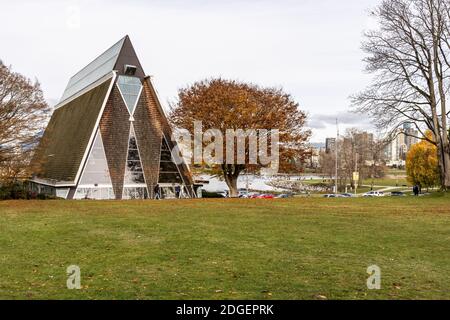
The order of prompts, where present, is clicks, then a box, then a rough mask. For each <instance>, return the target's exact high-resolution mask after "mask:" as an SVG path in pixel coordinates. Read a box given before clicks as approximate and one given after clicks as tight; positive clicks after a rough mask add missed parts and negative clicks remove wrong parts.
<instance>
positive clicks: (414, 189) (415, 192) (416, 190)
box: [413, 185, 419, 197]
mask: <svg viewBox="0 0 450 320" xmlns="http://www.w3.org/2000/svg"><path fill="white" fill-rule="evenodd" d="M413 192H414V195H415V196H416V197H418V196H419V186H418V185H415V186H414V187H413Z"/></svg>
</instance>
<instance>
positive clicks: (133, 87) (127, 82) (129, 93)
mask: <svg viewBox="0 0 450 320" xmlns="http://www.w3.org/2000/svg"><path fill="white" fill-rule="evenodd" d="M117 84H118V86H119V89H120V92H121V93H122V96H123V99H124V100H125V104H126V105H127V108H128V110H129V111H130V114H133V112H134V108H135V106H136V103H137V100H138V98H139V93H140V92H141V88H142V84H141V80H140V79H139V78H136V77H129V76H119V79H118V80H117Z"/></svg>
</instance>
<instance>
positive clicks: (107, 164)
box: [30, 36, 195, 199]
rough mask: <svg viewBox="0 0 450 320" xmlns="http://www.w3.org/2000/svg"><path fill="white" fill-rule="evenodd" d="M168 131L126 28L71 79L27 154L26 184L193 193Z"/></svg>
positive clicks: (121, 192) (67, 189)
mask: <svg viewBox="0 0 450 320" xmlns="http://www.w3.org/2000/svg"><path fill="white" fill-rule="evenodd" d="M171 137H172V132H171V128H170V126H169V123H168V121H167V118H166V116H165V114H164V111H163V109H162V107H161V105H160V103H159V100H158V97H157V94H156V91H155V89H154V87H153V85H152V82H151V79H150V77H148V76H145V73H144V70H143V69H142V66H141V64H140V62H139V60H138V58H137V56H136V53H135V50H134V48H133V46H132V44H131V41H130V39H129V37H128V36H126V37H124V38H123V39H121V40H120V41H119V42H117V43H116V44H115V45H113V46H112V47H111V48H109V49H108V50H107V51H105V52H104V53H103V54H102V55H100V56H99V57H98V58H96V59H95V60H94V61H92V62H91V63H90V64H88V65H87V66H86V67H85V68H83V69H82V70H81V71H79V72H78V73H77V74H75V75H74V76H73V77H72V78H71V79H70V81H69V83H68V85H67V87H66V89H65V91H64V94H63V95H62V98H61V101H60V103H59V104H58V105H57V106H56V107H55V111H54V113H53V115H52V117H51V120H50V122H49V124H48V127H47V129H46V131H45V133H44V135H43V137H42V140H41V143H40V145H39V147H38V149H37V151H36V154H35V157H34V159H33V166H34V175H33V178H32V179H31V183H30V186H31V188H32V190H34V191H36V192H40V193H49V194H54V195H56V196H58V197H62V198H66V199H86V198H88V199H136V198H137V199H148V198H154V197H156V196H164V195H165V196H171V195H173V194H174V193H175V192H176V193H177V194H180V195H181V196H184V197H195V190H194V186H193V180H192V176H191V174H190V171H189V168H188V166H187V165H186V164H185V163H184V162H181V164H180V161H179V158H177V159H178V161H174V158H173V157H172V152H171V150H173V149H174V147H175V144H176V142H174V141H172V140H171Z"/></svg>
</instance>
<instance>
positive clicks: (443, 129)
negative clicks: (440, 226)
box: [353, 0, 450, 189]
mask: <svg viewBox="0 0 450 320" xmlns="http://www.w3.org/2000/svg"><path fill="white" fill-rule="evenodd" d="M372 16H373V17H375V18H376V19H377V21H378V22H379V28H378V29H377V30H372V31H369V32H366V34H365V37H366V40H365V42H364V43H363V50H364V51H365V52H366V53H367V54H368V57H367V58H366V59H365V62H366V64H367V66H366V69H367V71H368V72H369V73H372V74H374V80H373V83H372V84H371V85H370V86H369V87H368V88H367V89H366V90H365V91H364V92H362V93H360V94H358V95H356V96H354V97H353V102H354V105H355V106H356V107H357V110H358V111H360V112H363V113H365V114H369V115H371V116H372V117H373V118H374V120H375V123H376V124H377V126H378V127H379V128H382V129H388V128H389V129H392V131H391V132H394V130H395V129H397V128H400V127H401V126H402V125H403V124H406V123H408V124H413V125H415V126H416V128H417V129H418V131H419V133H420V134H421V135H422V136H423V137H422V136H419V137H418V138H424V139H427V140H429V142H431V143H433V144H435V145H436V146H437V151H438V158H439V167H440V176H441V184H442V188H443V189H448V188H450V147H449V145H450V141H449V134H448V131H447V130H448V117H449V110H448V108H447V99H448V94H449V92H448V91H449V88H450V87H449V85H450V59H449V57H450V0H384V1H382V2H381V4H380V5H379V6H378V7H377V8H376V9H375V10H374V11H373V12H372ZM427 129H429V130H431V132H432V133H433V138H434V139H433V140H430V139H428V138H427V137H426V136H425V134H424V132H425V130H427Z"/></svg>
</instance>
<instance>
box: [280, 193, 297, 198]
mask: <svg viewBox="0 0 450 320" xmlns="http://www.w3.org/2000/svg"><path fill="white" fill-rule="evenodd" d="M293 196H294V195H293V194H288V193H283V194H280V195H278V196H276V198H277V199H288V198H292V197H293Z"/></svg>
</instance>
